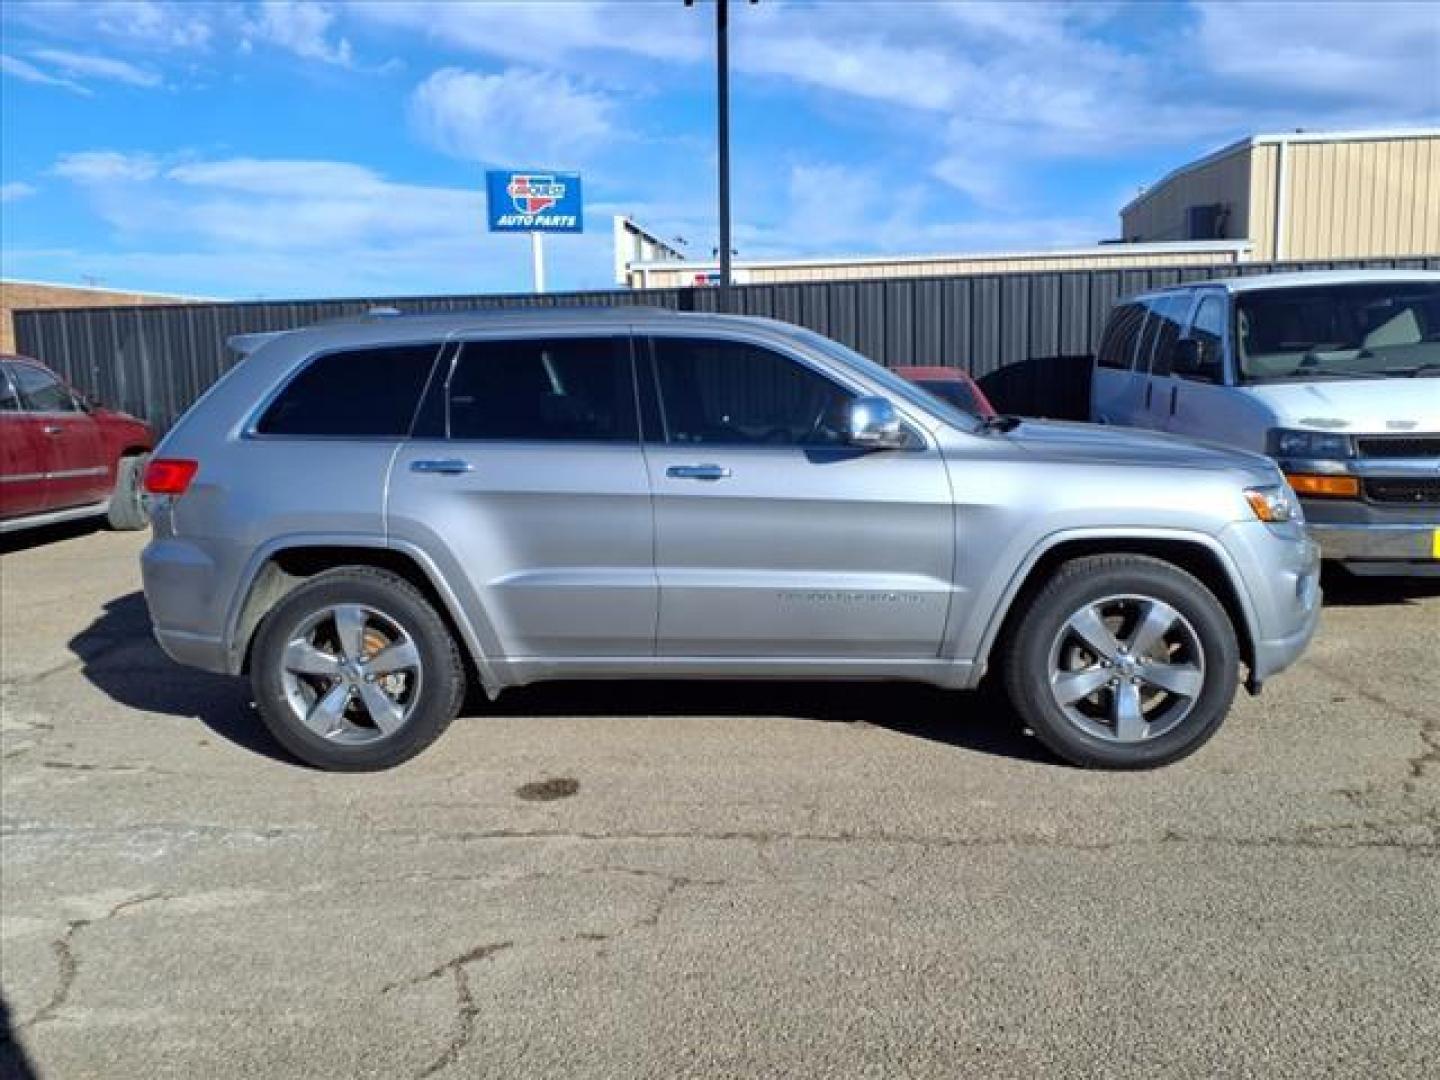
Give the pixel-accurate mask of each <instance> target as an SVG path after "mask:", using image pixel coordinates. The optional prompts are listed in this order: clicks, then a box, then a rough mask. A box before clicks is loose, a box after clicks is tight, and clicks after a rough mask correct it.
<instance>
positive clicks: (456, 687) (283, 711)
mask: <svg viewBox="0 0 1440 1080" xmlns="http://www.w3.org/2000/svg"><path fill="white" fill-rule="evenodd" d="M337 605H362V606H364V607H366V608H370V609H373V610H374V611H377V612H380V613H381V614H383V615H384V616H385V618H387V619H389V620H391V621H393V622H394V623H395V624H396V625H397V626H399V627H402V628H403V629H404V631H405V632H406V633H407V634H408V635H409V637H410V639H411V640H412V641H413V642H414V645H415V648H416V650H417V651H418V654H419V658H420V671H421V672H423V675H422V676H421V677H420V679H419V689H418V691H417V693H416V697H415V699H414V701H413V705H412V706H411V707H410V710H409V713H408V715H407V716H406V717H405V719H404V721H403V723H402V725H401V726H400V727H399V728H398V730H396V731H393V732H391V733H390V734H388V735H378V734H377V736H376V737H374V739H373V741H370V742H367V743H364V744H363V745H347V744H345V743H340V742H335V741H332V740H331V739H327V738H325V737H323V736H321V735H319V734H317V733H316V732H314V731H312V730H311V729H310V728H308V727H306V726H305V724H304V722H303V721H302V719H301V718H300V717H298V716H297V715H296V712H295V710H294V709H293V708H292V706H291V704H290V700H289V699H288V698H287V696H286V690H285V682H284V680H285V672H284V663H283V658H284V654H285V649H286V647H287V645H288V644H289V642H290V641H291V639H292V637H293V636H294V635H295V633H296V632H297V629H298V628H300V627H302V626H303V625H304V624H305V622H306V620H307V619H311V618H313V617H314V616H315V615H316V614H317V613H320V612H323V611H325V610H326V609H327V608H332V607H335V606H337ZM250 681H251V686H252V688H253V692H254V695H255V704H256V707H257V708H258V709H259V712H260V716H261V719H263V720H264V722H265V726H266V727H267V728H268V729H269V730H270V733H271V734H272V735H274V736H275V738H276V740H278V741H279V742H280V744H281V745H282V746H284V747H285V749H287V750H289V751H290V752H291V753H292V754H294V755H295V756H296V757H297V758H299V759H300V760H301V761H303V762H306V763H307V764H309V765H313V766H315V767H316V768H320V769H327V770H332V771H337V772H371V771H375V770H379V769H388V768H391V767H392V766H395V765H399V764H400V763H401V762H403V761H408V760H409V759H410V758H412V757H414V756H415V755H416V754H418V753H420V752H421V751H422V750H424V749H425V748H426V747H427V746H429V745H430V744H431V743H433V742H434V741H435V740H436V739H438V738H439V737H440V736H441V734H443V733H444V731H445V729H446V728H447V727H449V726H450V722H451V721H452V720H454V719H455V716H456V714H457V713H458V712H459V711H460V706H461V704H462V702H463V701H464V699H465V685H466V679H465V668H464V665H463V663H462V662H461V658H460V651H459V649H458V648H457V646H456V644H455V639H454V638H453V637H452V636H451V634H450V631H449V628H448V627H447V626H446V625H445V622H444V620H443V619H442V618H441V617H440V616H439V614H438V613H437V612H436V611H435V609H434V607H432V606H431V604H430V602H429V601H428V600H426V599H425V597H424V596H423V595H422V594H421V593H420V591H419V590H418V589H416V588H415V587H414V586H413V585H411V584H410V583H409V582H408V581H406V580H405V579H404V578H402V577H399V576H398V575H396V574H392V573H390V572H388V571H385V570H379V569H375V568H373V567H365V566H347V567H341V568H338V569H335V570H328V571H326V572H325V573H322V574H318V575H316V576H315V577H313V578H311V579H310V580H309V581H307V582H305V584H303V585H301V586H300V587H298V588H297V589H295V590H294V591H293V592H291V593H289V594H287V595H286V596H285V598H284V599H283V600H281V601H280V603H278V604H276V605H275V607H274V608H273V609H271V611H270V612H269V613H268V614H267V615H266V616H265V618H264V620H263V621H262V622H261V624H260V627H259V629H258V630H257V631H256V634H255V644H254V648H253V649H252V651H251V654H250Z"/></svg>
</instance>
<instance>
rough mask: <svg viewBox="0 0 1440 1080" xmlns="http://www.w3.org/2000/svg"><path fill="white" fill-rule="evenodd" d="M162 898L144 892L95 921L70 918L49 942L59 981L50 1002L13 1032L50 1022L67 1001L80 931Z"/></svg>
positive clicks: (77, 968)
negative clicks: (61, 930) (76, 939)
mask: <svg viewBox="0 0 1440 1080" xmlns="http://www.w3.org/2000/svg"><path fill="white" fill-rule="evenodd" d="M161 899H164V896H163V894H162V893H146V894H145V895H144V896H132V897H130V898H129V899H128V900H122V901H121V902H120V903H118V904H116V905H115V906H114V907H112V908H111V909H110V910H109V911H108V912H106V913H105V914H104V915H102V916H100V918H98V919H71V920H70V921H69V922H68V923H67V924H66V925H65V932H64V933H63V934H61V935H60V936H59V937H58V938H56V939H55V940H54V941H52V942H51V943H50V950H51V952H53V953H54V954H55V963H56V966H57V967H58V968H59V972H60V978H59V981H58V982H57V983H56V986H55V990H54V992H53V993H52V994H51V995H50V1000H49V1001H47V1002H45V1004H44V1005H42V1006H40V1008H39V1009H38V1010H36V1012H35V1015H34V1016H32V1017H30V1019H29V1020H26V1021H25V1022H24V1023H22V1024H21V1025H20V1026H19V1027H18V1028H17V1029H16V1030H17V1031H24V1030H25V1029H27V1028H32V1027H35V1026H36V1025H38V1024H43V1023H45V1022H46V1021H47V1020H53V1019H54V1018H55V1014H56V1013H57V1012H59V1011H60V1009H61V1008H63V1007H64V1005H65V1002H66V1000H67V999H68V998H69V997H70V988H71V987H72V986H74V985H75V979H76V977H77V976H78V975H79V974H80V961H79V960H77V959H76V957H75V936H76V935H77V934H78V933H80V931H81V930H84V929H85V928H86V927H87V926H94V925H95V924H97V923H103V922H108V921H109V920H110V919H113V918H115V916H117V915H119V914H120V912H122V911H125V910H126V909H128V908H132V907H137V906H138V905H140V904H148V903H150V902H151V901H152V900H161Z"/></svg>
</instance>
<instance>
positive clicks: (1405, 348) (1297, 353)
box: [1235, 281, 1440, 383]
mask: <svg viewBox="0 0 1440 1080" xmlns="http://www.w3.org/2000/svg"><path fill="white" fill-rule="evenodd" d="M1235 306H1236V316H1235V319H1236V326H1235V331H1236V343H1237V348H1236V354H1237V356H1238V357H1239V360H1240V374H1241V377H1242V379H1243V380H1244V381H1245V382H1249V383H1265V382H1285V381H1295V380H1300V381H1305V380H1309V379H1375V378H1388V377H1403V376H1411V375H1426V374H1430V373H1432V372H1434V373H1437V374H1440V283H1434V282H1411V281H1384V282H1369V283H1366V284H1356V285H1317V286H1309V287H1306V288H1301V289H1260V290H1256V291H1255V292H1245V293H1240V294H1239V295H1238V296H1237V298H1236V305H1235Z"/></svg>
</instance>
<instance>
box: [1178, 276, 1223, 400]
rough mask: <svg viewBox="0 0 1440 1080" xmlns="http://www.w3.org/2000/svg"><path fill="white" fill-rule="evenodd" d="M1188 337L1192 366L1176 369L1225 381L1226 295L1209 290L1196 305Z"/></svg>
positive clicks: (1197, 377) (1214, 380) (1194, 377)
mask: <svg viewBox="0 0 1440 1080" xmlns="http://www.w3.org/2000/svg"><path fill="white" fill-rule="evenodd" d="M1189 337H1190V338H1191V340H1193V341H1194V342H1195V367H1194V369H1193V370H1190V371H1185V372H1179V371H1177V372H1176V374H1179V375H1182V376H1183V377H1184V378H1190V379H1202V380H1205V381H1208V382H1216V383H1218V382H1223V381H1224V357H1225V298H1224V297H1223V296H1217V295H1216V294H1215V293H1208V294H1206V296H1205V297H1204V298H1203V299H1202V300H1201V301H1200V306H1199V307H1197V308H1196V309H1195V319H1194V321H1193V322H1192V323H1191V325H1190V334H1189Z"/></svg>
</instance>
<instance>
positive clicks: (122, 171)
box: [50, 150, 159, 184]
mask: <svg viewBox="0 0 1440 1080" xmlns="http://www.w3.org/2000/svg"><path fill="white" fill-rule="evenodd" d="M50 171H51V172H53V173H54V174H55V175H56V176H60V177H64V178H65V179H66V180H74V181H75V182H77V183H81V184H114V183H126V182H133V181H141V180H150V179H152V178H154V177H155V175H156V174H157V173H158V172H159V165H158V164H157V163H156V161H155V159H154V158H153V157H151V156H150V155H149V154H122V153H119V152H117V151H114V150H85V151H81V152H80V153H75V154H64V155H62V156H61V157H60V159H59V160H58V161H56V162H55V165H54V166H53V167H52V169H51V170H50Z"/></svg>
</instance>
